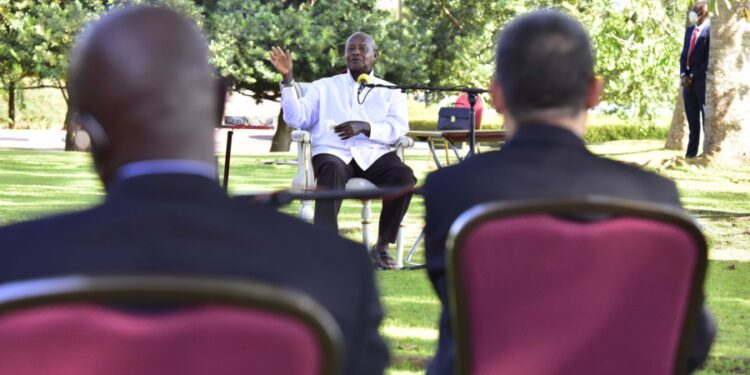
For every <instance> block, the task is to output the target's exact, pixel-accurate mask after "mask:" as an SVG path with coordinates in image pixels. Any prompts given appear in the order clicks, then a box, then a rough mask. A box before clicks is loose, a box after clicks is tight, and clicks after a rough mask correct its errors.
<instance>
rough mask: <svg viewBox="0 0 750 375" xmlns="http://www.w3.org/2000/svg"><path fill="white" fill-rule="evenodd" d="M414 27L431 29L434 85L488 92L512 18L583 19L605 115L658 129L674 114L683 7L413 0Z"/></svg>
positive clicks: (645, 0) (562, 0) (637, 1)
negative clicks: (555, 15)
mask: <svg viewBox="0 0 750 375" xmlns="http://www.w3.org/2000/svg"><path fill="white" fill-rule="evenodd" d="M405 4H406V6H407V7H408V8H409V11H410V13H407V17H410V22H415V23H417V24H419V25H420V29H423V30H426V32H425V33H424V34H423V35H422V40H423V41H422V44H423V45H424V46H425V48H426V49H427V50H428V56H429V59H427V60H426V61H425V62H424V65H425V66H426V69H427V70H428V71H429V80H428V83H429V84H431V85H448V86H453V85H460V86H465V85H471V86H478V87H485V86H486V84H487V81H488V80H489V78H490V77H491V76H492V74H493V70H492V69H493V64H492V60H493V53H494V46H495V37H496V34H497V32H496V31H497V30H498V29H501V28H502V25H504V24H506V23H507V22H508V21H509V20H510V19H511V18H512V17H514V16H516V15H519V14H522V13H525V12H528V11H531V10H534V9H539V8H543V7H554V8H557V9H560V10H562V11H564V12H566V13H568V14H571V15H572V16H574V17H576V18H578V19H579V20H580V21H581V22H582V23H583V24H584V26H585V27H586V29H587V30H588V31H589V34H590V35H591V36H592V42H593V44H594V48H595V50H596V53H597V60H598V64H597V67H596V73H597V75H598V76H600V77H601V78H602V79H603V80H604V81H605V83H606V87H605V92H604V96H603V99H604V104H605V106H604V107H605V108H608V109H609V110H610V112H611V113H616V114H618V115H620V116H622V117H637V118H638V119H639V120H642V121H647V122H653V120H654V119H655V118H656V116H657V115H658V112H659V110H661V109H665V108H669V106H670V105H671V104H672V100H673V99H674V97H673V92H674V90H675V88H676V85H677V80H676V78H675V76H676V72H677V68H676V67H677V59H678V56H679V52H680V48H681V46H682V36H683V33H684V29H683V22H684V8H683V7H679V6H678V5H675V4H674V3H673V2H668V1H652V0H633V1H620V0H591V1H585V2H584V1H576V0H531V1H523V0H510V1H505V2H496V1H483V0H441V1H432V0H409V1H406V2H405Z"/></svg>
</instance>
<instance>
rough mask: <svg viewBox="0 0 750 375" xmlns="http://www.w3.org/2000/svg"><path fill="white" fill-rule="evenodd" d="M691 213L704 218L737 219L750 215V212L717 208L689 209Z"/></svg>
mask: <svg viewBox="0 0 750 375" xmlns="http://www.w3.org/2000/svg"><path fill="white" fill-rule="evenodd" d="M688 212H690V214H691V215H693V216H695V217H698V218H703V219H737V218H743V217H750V212H728V211H716V210H700V209H698V210H688Z"/></svg>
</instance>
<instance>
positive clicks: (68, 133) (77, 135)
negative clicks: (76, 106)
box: [63, 106, 91, 151]
mask: <svg viewBox="0 0 750 375" xmlns="http://www.w3.org/2000/svg"><path fill="white" fill-rule="evenodd" d="M77 119H78V116H76V113H74V112H73V111H72V110H71V108H70V106H68V109H67V111H66V112H65V126H64V127H63V128H64V129H65V151H87V150H89V149H90V148H91V140H90V139H89V136H88V134H86V132H85V131H83V129H81V125H80V124H79V123H78V120H77Z"/></svg>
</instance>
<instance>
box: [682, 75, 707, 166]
mask: <svg viewBox="0 0 750 375" xmlns="http://www.w3.org/2000/svg"><path fill="white" fill-rule="evenodd" d="M682 99H683V101H684V102H685V117H687V122H688V128H689V129H690V135H689V136H688V146H687V152H686V153H685V156H686V157H689V158H690V157H694V156H695V155H697V154H698V141H699V139H700V135H701V123H702V122H704V121H705V120H706V117H705V116H706V115H705V111H704V109H705V106H706V79H705V78H704V79H696V80H695V81H694V82H693V85H692V86H691V87H690V88H689V89H687V88H684V87H683V88H682ZM704 136H705V134H704Z"/></svg>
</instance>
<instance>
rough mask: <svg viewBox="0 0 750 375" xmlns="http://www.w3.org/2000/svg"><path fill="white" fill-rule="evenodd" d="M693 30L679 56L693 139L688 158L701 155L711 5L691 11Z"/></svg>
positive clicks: (700, 4)
mask: <svg viewBox="0 0 750 375" xmlns="http://www.w3.org/2000/svg"><path fill="white" fill-rule="evenodd" d="M689 18H690V22H691V23H692V24H693V26H690V27H688V28H687V30H686V31H685V42H684V43H683V47H682V54H681V55H680V80H681V82H682V99H683V101H684V103H685V116H686V117H687V121H688V128H689V129H690V135H689V136H688V147H687V152H686V153H685V157H686V158H694V157H695V156H696V155H697V154H698V140H699V139H700V134H701V123H703V122H704V121H705V116H706V113H705V107H706V71H707V70H708V47H709V42H710V38H711V23H710V21H709V19H708V2H706V1H699V2H697V3H695V6H694V7H693V10H691V11H690V15H689Z"/></svg>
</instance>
